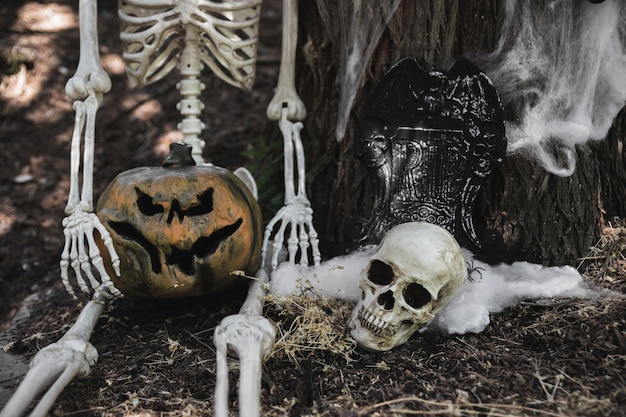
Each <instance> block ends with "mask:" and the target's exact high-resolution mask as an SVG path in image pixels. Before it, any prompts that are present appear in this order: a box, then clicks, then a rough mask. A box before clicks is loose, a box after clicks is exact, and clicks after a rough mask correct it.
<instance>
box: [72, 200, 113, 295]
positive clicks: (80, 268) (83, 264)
mask: <svg viewBox="0 0 626 417" xmlns="http://www.w3.org/2000/svg"><path fill="white" fill-rule="evenodd" d="M63 227H64V229H63V234H64V235H65V246H64V247H63V253H62V254H61V279H62V281H63V284H64V285H65V289H66V290H67V292H69V293H70V294H71V295H72V296H73V297H74V298H76V294H75V293H74V289H73V288H72V286H71V285H70V282H69V279H68V270H69V266H70V265H71V266H72V269H73V270H74V273H75V274H76V280H77V281H78V285H79V286H80V289H81V290H82V291H83V292H85V293H87V294H89V293H91V291H90V289H89V287H88V286H87V284H86V282H85V279H84V277H83V274H84V275H85V276H86V277H87V278H88V279H89V283H90V284H91V287H92V288H93V289H94V290H95V291H98V292H100V293H102V294H104V295H105V296H108V297H111V295H113V296H116V297H121V296H122V293H121V292H120V291H119V290H118V289H117V288H115V285H114V284H113V281H111V278H110V277H109V274H107V271H106V269H105V268H104V262H103V260H102V256H100V251H99V249H98V246H97V245H96V241H95V239H94V231H97V232H98V233H99V234H100V237H101V239H102V241H103V242H104V245H105V247H106V248H107V250H108V251H109V254H110V256H111V262H112V264H113V269H114V270H115V273H116V274H117V275H118V276H119V275H120V259H119V257H118V256H117V253H116V252H115V248H114V247H113V241H112V240H111V235H109V232H108V231H107V230H106V229H105V228H104V226H103V225H102V223H101V222H100V219H98V217H97V216H96V215H95V214H94V213H88V212H84V211H77V212H75V213H72V214H70V215H69V216H68V217H66V218H65V219H63ZM85 244H86V246H87V247H85ZM92 266H94V267H95V269H96V271H97V273H98V275H99V276H100V279H101V281H102V282H101V283H100V282H99V281H98V280H97V279H96V278H95V277H94V274H93V271H92Z"/></svg>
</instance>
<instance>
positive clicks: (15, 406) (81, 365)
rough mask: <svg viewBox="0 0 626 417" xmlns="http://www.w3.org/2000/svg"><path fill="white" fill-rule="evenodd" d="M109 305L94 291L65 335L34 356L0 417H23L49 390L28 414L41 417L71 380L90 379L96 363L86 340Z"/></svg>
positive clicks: (94, 354) (95, 355)
mask: <svg viewBox="0 0 626 417" xmlns="http://www.w3.org/2000/svg"><path fill="white" fill-rule="evenodd" d="M108 302H109V298H107V297H105V296H104V295H103V294H102V292H101V291H97V292H96V293H95V294H94V297H93V299H92V300H91V301H90V302H89V303H87V305H86V306H85V308H83V310H82V311H81V313H80V315H79V316H78V319H77V320H76V323H74V325H73V326H72V327H71V328H70V329H69V330H68V331H67V333H65V335H63V337H61V339H59V341H58V342H56V343H52V344H51V345H48V346H46V347H45V348H43V349H42V350H40V351H39V352H38V353H37V354H36V355H35V357H34V358H33V360H32V361H31V369H30V370H29V371H28V373H27V374H26V377H25V378H24V380H23V381H22V383H21V384H20V386H19V387H18V389H17V391H16V392H15V394H13V396H12V397H11V399H10V400H9V402H8V403H7V404H6V406H5V408H4V409H3V410H2V411H1V412H0V417H19V416H21V415H23V414H24V412H25V411H26V410H27V409H28V407H29V406H30V404H31V403H32V402H33V400H34V399H35V397H37V396H38V395H39V394H40V393H41V392H43V391H44V390H45V389H46V387H50V388H49V389H48V391H47V392H46V393H45V394H44V396H43V397H42V398H41V400H40V401H39V403H38V404H37V406H36V407H35V409H34V410H33V411H32V413H31V414H30V416H31V417H43V416H45V415H47V413H48V410H49V409H50V407H52V404H54V401H55V400H56V399H57V397H58V396H59V394H60V393H61V391H63V389H64V388H65V387H66V386H67V385H68V384H69V383H70V382H71V381H72V379H73V378H75V377H85V376H87V375H89V372H90V370H91V366H93V365H94V364H95V363H96V361H97V360H98V352H97V351H96V349H95V348H94V347H93V346H92V345H91V343H89V338H90V337H91V333H92V332H93V329H94V327H95V325H96V323H97V322H98V319H99V318H100V316H101V315H102V313H103V312H104V310H105V309H106V307H107V305H108Z"/></svg>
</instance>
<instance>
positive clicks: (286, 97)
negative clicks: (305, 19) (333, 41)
mask: <svg viewBox="0 0 626 417" xmlns="http://www.w3.org/2000/svg"><path fill="white" fill-rule="evenodd" d="M282 42H283V43H282V53H281V59H280V69H279V70H278V85H277V86H276V92H275V93H274V97H273V98H272V101H270V104H269V106H268V107H267V118H268V119H270V120H274V121H278V120H280V119H281V117H282V114H283V106H284V105H285V103H286V104H287V109H288V118H289V120H304V119H305V118H306V106H305V105H304V102H303V101H302V100H301V99H300V97H299V96H298V93H297V92H296V72H295V66H296V46H297V42H298V1H297V0H283V39H282Z"/></svg>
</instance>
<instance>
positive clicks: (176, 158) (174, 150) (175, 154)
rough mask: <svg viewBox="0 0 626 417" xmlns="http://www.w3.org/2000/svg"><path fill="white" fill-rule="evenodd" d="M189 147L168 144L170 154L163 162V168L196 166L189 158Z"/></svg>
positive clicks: (184, 144) (178, 143) (190, 157)
mask: <svg viewBox="0 0 626 417" xmlns="http://www.w3.org/2000/svg"><path fill="white" fill-rule="evenodd" d="M191 149H192V147H191V145H188V144H186V143H184V142H175V143H170V154H169V155H168V156H167V158H165V160H164V161H163V167H164V168H169V167H174V166H192V165H195V164H196V161H194V159H193V157H192V156H191Z"/></svg>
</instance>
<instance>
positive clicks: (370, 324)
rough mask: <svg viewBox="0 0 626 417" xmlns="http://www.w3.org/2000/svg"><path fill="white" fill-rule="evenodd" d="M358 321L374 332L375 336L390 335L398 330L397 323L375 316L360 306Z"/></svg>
mask: <svg viewBox="0 0 626 417" xmlns="http://www.w3.org/2000/svg"><path fill="white" fill-rule="evenodd" d="M359 322H360V323H361V326H363V327H365V328H366V329H367V330H369V331H371V332H372V333H374V334H375V335H376V336H382V337H390V336H392V335H394V334H395V333H397V332H398V330H399V329H400V326H399V325H392V324H391V323H390V322H388V321H386V320H384V319H382V318H381V317H379V316H377V315H376V314H375V313H374V312H372V311H369V310H367V309H366V308H365V306H362V307H361V309H360V310H359Z"/></svg>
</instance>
